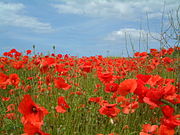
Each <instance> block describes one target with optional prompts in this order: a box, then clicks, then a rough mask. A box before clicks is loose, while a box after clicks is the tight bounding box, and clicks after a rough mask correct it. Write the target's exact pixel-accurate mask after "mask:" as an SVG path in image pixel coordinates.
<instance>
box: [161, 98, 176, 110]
mask: <svg viewBox="0 0 180 135" xmlns="http://www.w3.org/2000/svg"><path fill="white" fill-rule="evenodd" d="M160 101H161V102H163V103H164V104H166V105H169V106H170V107H172V108H174V109H175V105H174V104H172V103H171V102H169V101H167V100H164V99H161V100H160Z"/></svg>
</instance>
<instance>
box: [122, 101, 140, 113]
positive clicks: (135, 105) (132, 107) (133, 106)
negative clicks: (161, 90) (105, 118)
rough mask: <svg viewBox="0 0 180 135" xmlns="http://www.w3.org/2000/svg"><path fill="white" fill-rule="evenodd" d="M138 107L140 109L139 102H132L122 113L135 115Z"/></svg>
mask: <svg viewBox="0 0 180 135" xmlns="http://www.w3.org/2000/svg"><path fill="white" fill-rule="evenodd" d="M138 107H139V104H138V102H137V101H134V102H132V103H129V104H127V105H126V106H125V107H124V108H123V110H122V112H123V113H125V114H129V113H133V112H135V110H136V109H137V108H138Z"/></svg>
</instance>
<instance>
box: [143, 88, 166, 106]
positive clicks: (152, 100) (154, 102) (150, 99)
mask: <svg viewBox="0 0 180 135" xmlns="http://www.w3.org/2000/svg"><path fill="white" fill-rule="evenodd" d="M163 95H164V90H163V89H160V90H159V89H156V88H151V89H149V90H148V91H147V93H146V96H145V97H144V98H143V101H144V102H145V103H147V104H149V105H151V106H153V107H159V105H160V104H162V102H161V101H160V99H161V98H163Z"/></svg>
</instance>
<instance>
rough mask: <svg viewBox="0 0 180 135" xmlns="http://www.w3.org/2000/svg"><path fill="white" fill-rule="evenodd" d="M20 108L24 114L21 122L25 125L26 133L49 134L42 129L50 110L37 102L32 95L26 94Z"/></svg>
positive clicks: (29, 134)
mask: <svg viewBox="0 0 180 135" xmlns="http://www.w3.org/2000/svg"><path fill="white" fill-rule="evenodd" d="M18 110H19V112H20V113H21V114H23V117H22V118H21V122H22V123H23V125H24V132H25V133H26V135H34V134H40V135H49V134H47V133H44V132H43V131H41V126H42V125H43V119H44V117H45V115H47V114H48V111H47V110H46V109H45V108H44V107H40V106H39V105H37V104H35V103H34V101H33V100H32V98H31V96H30V95H24V98H23V99H22V101H21V103H20V104H19V107H18Z"/></svg>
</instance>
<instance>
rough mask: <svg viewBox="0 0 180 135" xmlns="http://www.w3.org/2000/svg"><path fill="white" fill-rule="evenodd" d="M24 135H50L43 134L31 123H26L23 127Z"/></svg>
mask: <svg viewBox="0 0 180 135" xmlns="http://www.w3.org/2000/svg"><path fill="white" fill-rule="evenodd" d="M24 132H25V133H24V134H22V135H50V134H48V133H44V132H43V131H42V130H41V129H40V128H39V127H36V126H35V125H33V124H32V123H29V122H28V123H26V124H25V125H24Z"/></svg>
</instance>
